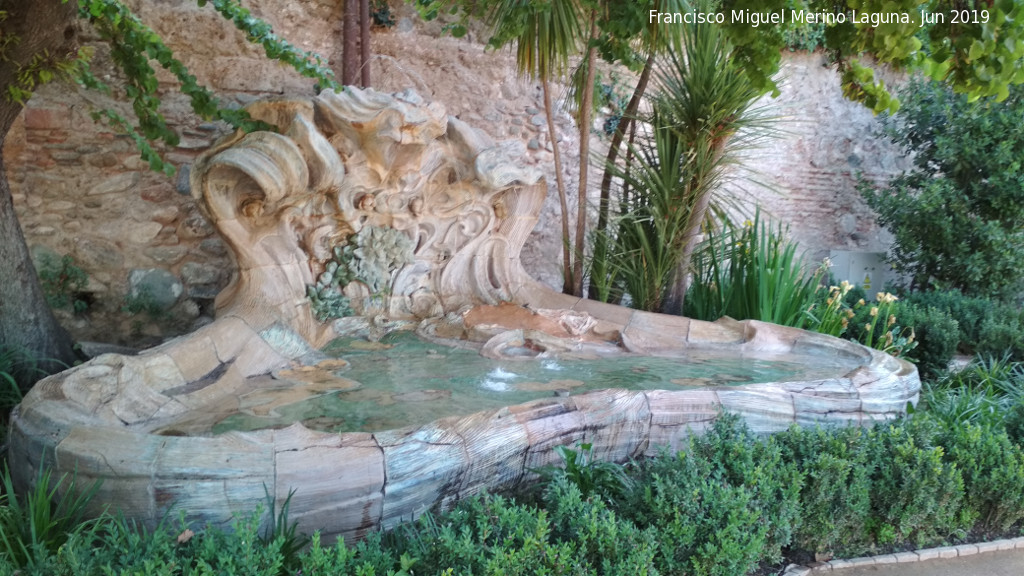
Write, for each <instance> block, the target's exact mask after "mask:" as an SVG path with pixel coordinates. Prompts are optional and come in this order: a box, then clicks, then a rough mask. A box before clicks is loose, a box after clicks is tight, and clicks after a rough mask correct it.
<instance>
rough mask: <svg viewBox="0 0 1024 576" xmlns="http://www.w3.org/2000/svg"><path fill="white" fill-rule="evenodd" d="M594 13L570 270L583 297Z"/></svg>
mask: <svg viewBox="0 0 1024 576" xmlns="http://www.w3.org/2000/svg"><path fill="white" fill-rule="evenodd" d="M597 37H598V30H597V10H592V11H591V13H590V40H589V42H588V45H587V79H586V80H585V81H584V84H583V95H582V101H581V102H580V116H579V124H580V187H579V205H578V209H577V213H576V245H575V247H574V249H575V259H574V261H573V267H572V280H573V285H572V293H573V295H574V296H583V254H584V249H585V243H586V236H587V172H588V171H589V167H590V119H591V115H592V110H593V107H594V74H595V72H596V70H595V68H596V67H597V47H596V46H595V45H594V41H595V40H597Z"/></svg>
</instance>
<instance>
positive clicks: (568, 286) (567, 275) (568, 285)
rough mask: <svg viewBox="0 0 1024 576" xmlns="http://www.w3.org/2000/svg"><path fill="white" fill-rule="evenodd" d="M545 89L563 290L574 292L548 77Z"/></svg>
mask: <svg viewBox="0 0 1024 576" xmlns="http://www.w3.org/2000/svg"><path fill="white" fill-rule="evenodd" d="M540 85H541V89H542V90H543V91H544V114H545V115H546V116H547V119H548V140H550V141H551V153H552V154H553V155H554V157H555V184H556V187H557V188H558V203H559V205H560V206H561V209H562V292H564V293H565V294H571V293H572V286H573V284H572V259H571V256H570V252H569V202H568V200H567V199H566V196H565V177H564V176H563V172H562V152H561V148H559V146H558V136H557V135H556V134H555V119H554V114H553V110H552V107H551V86H550V84H549V82H548V79H547V78H544V77H542V78H541V80H540Z"/></svg>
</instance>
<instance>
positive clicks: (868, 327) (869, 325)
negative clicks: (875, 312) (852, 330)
mask: <svg viewBox="0 0 1024 576" xmlns="http://www.w3.org/2000/svg"><path fill="white" fill-rule="evenodd" d="M864 330H865V331H866V332H871V324H865V325H864Z"/></svg>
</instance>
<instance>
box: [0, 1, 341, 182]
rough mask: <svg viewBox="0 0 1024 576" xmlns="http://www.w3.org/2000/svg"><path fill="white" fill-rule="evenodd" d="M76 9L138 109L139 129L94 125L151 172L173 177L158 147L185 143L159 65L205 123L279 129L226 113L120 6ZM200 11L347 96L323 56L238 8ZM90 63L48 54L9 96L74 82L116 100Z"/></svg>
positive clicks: (103, 118) (107, 116)
mask: <svg viewBox="0 0 1024 576" xmlns="http://www.w3.org/2000/svg"><path fill="white" fill-rule="evenodd" d="M67 1H68V0H62V2H67ZM77 3H78V14H79V16H80V17H81V18H84V19H86V20H87V21H89V22H90V23H91V24H92V25H93V26H94V28H95V30H96V31H97V33H98V34H99V36H100V38H101V39H102V40H103V41H105V42H107V43H108V44H109V45H110V48H111V53H110V55H111V59H112V60H113V62H114V64H115V65H116V66H117V67H118V69H120V70H121V72H122V73H123V74H124V83H123V86H122V87H121V88H122V89H123V91H124V94H125V96H127V98H128V100H129V101H130V102H131V105H132V111H133V112H134V115H135V118H136V120H137V123H134V124H133V123H132V122H130V121H129V120H128V119H127V118H125V117H124V116H123V115H122V114H120V113H119V112H117V111H116V110H113V109H109V108H108V109H103V110H99V111H96V112H94V113H93V115H92V116H93V119H94V120H96V121H98V122H103V123H106V124H107V125H109V126H111V127H112V128H114V129H115V130H118V131H119V132H123V133H125V134H127V135H128V136H130V137H131V138H132V140H133V141H134V142H135V144H136V146H137V147H138V149H139V152H140V154H141V155H142V158H143V159H144V160H145V161H146V162H148V163H149V166H150V168H152V169H154V170H157V171H163V172H165V173H167V174H168V175H171V174H173V173H174V167H173V166H171V165H170V164H168V163H167V162H165V161H164V159H163V157H162V156H161V155H160V153H159V152H158V151H157V150H156V148H154V146H153V144H154V143H157V142H162V143H163V144H165V145H167V146H176V145H177V144H178V142H179V136H178V134H177V132H175V131H174V130H173V129H172V128H171V127H170V126H168V124H167V120H166V118H165V117H164V115H163V114H162V113H161V112H160V105H161V97H160V94H159V82H158V80H157V76H156V71H155V70H154V68H153V64H154V63H155V64H157V65H159V66H161V67H162V68H164V69H165V70H167V71H168V72H170V73H171V74H172V75H174V77H175V78H176V79H177V80H178V82H179V83H180V86H179V90H180V91H181V93H182V94H184V95H186V96H187V97H188V99H189V104H190V105H191V107H192V110H193V111H194V112H195V113H196V114H197V115H198V116H200V117H201V118H203V119H204V120H217V121H222V122H224V123H226V124H228V125H229V126H231V127H233V128H236V129H241V130H244V131H253V130H269V129H272V127H271V126H269V125H268V124H265V123H263V122H258V121H255V120H253V119H252V118H251V117H250V116H249V114H248V113H247V112H245V111H244V110H240V109H235V108H231V107H228V106H225V105H224V104H223V103H222V102H221V101H220V100H218V99H217V98H216V96H215V95H214V94H213V92H212V91H211V90H210V89H209V88H207V87H206V86H203V85H201V84H200V83H199V82H198V81H197V80H196V77H195V76H194V75H193V74H192V73H191V72H190V71H189V69H188V67H187V66H185V64H184V63H182V62H181V61H180V60H178V59H177V58H176V57H175V56H174V52H173V51H172V50H171V49H170V48H169V47H168V46H167V45H166V44H165V43H164V41H163V39H162V38H161V37H160V35H159V34H157V33H156V32H154V31H153V29H151V28H150V27H149V26H147V25H146V24H145V23H143V22H142V21H141V20H140V19H139V17H138V16H136V15H135V14H134V13H133V12H132V11H131V9H130V8H128V6H126V5H125V4H124V3H122V2H121V1H120V0H77ZM196 3H197V4H198V5H199V6H200V7H202V6H205V5H207V4H210V5H211V6H212V7H213V9H214V10H216V11H217V13H218V14H220V15H221V16H222V17H224V18H225V19H226V20H229V21H231V22H232V23H233V24H234V25H235V27H236V28H237V29H238V30H240V31H242V32H243V33H244V34H245V35H246V38H247V39H248V40H249V41H250V42H253V43H255V44H259V45H261V46H262V47H263V50H264V52H265V53H266V55H267V57H268V58H271V59H274V60H278V61H280V62H282V63H284V64H287V65H289V66H291V67H292V68H294V69H295V70H296V71H297V72H298V73H299V74H301V75H303V76H305V77H307V78H312V79H315V80H316V81H317V88H318V89H331V90H338V89H340V88H341V87H340V85H339V84H338V82H337V81H335V79H334V75H333V73H332V72H331V70H330V68H328V66H327V63H326V62H325V61H324V59H323V58H322V57H321V56H319V55H317V54H314V53H310V52H306V51H304V50H300V49H299V48H297V47H295V46H294V45H292V44H290V43H289V42H287V41H285V40H283V39H282V38H280V37H279V36H277V35H276V34H275V33H274V31H273V28H272V27H271V26H270V24H268V23H266V22H264V21H263V20H260V19H259V18H257V17H255V16H253V15H252V13H251V12H250V11H249V10H247V9H246V8H244V7H242V5H241V4H239V3H238V2H237V1H235V0H196ZM3 40H10V39H6V38H5V39H3ZM15 41H16V39H15ZM91 56H92V54H91V52H90V51H89V50H88V49H83V50H82V51H80V52H79V54H78V55H77V57H75V58H73V59H71V60H70V61H66V60H65V61H61V60H59V59H56V58H53V57H51V56H50V55H49V54H48V53H46V52H43V53H40V54H37V55H36V57H35V58H34V59H33V61H32V62H30V63H29V64H28V65H26V66H23V67H22V69H21V71H20V73H19V76H18V83H17V84H15V85H11V86H9V87H8V88H7V97H8V99H10V100H11V101H14V102H24V101H25V100H27V99H28V98H29V97H30V96H31V95H32V92H33V91H34V90H35V88H36V87H37V86H38V85H39V84H43V83H46V82H49V81H50V80H52V79H53V78H54V77H55V76H58V75H60V76H66V77H69V78H73V79H74V80H75V81H77V82H78V83H79V84H80V85H81V86H83V87H85V88H88V89H93V90H98V91H100V92H103V93H106V94H110V93H111V92H112V90H111V88H110V86H108V85H107V84H106V83H104V82H103V81H101V80H99V79H98V78H97V77H96V76H95V75H94V74H93V73H92V70H91V69H90V66H89V62H90V60H91Z"/></svg>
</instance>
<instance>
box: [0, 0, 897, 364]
mask: <svg viewBox="0 0 1024 576" xmlns="http://www.w3.org/2000/svg"><path fill="white" fill-rule="evenodd" d="M133 4H134V6H133V8H134V9H136V10H137V11H138V13H139V14H140V16H141V17H142V18H143V20H144V21H146V22H147V23H149V24H150V25H151V26H153V27H154V28H155V29H156V30H157V32H159V33H160V34H162V35H163V37H164V38H165V40H166V42H167V43H168V45H170V46H171V47H172V48H173V49H175V50H176V51H177V52H178V55H179V57H180V58H181V59H182V60H183V61H184V62H185V63H186V65H188V66H189V67H190V68H191V69H192V71H193V73H194V74H195V75H196V76H197V77H198V78H199V80H200V81H201V82H204V83H206V84H207V85H209V86H211V87H212V88H214V89H215V90H216V91H218V93H220V94H221V95H222V96H223V97H224V99H225V101H226V102H229V103H232V104H237V105H244V104H246V103H248V102H251V101H253V100H255V99H257V98H262V97H265V96H273V95H284V94H287V95H289V96H309V95H312V93H313V86H312V84H313V82H312V81H311V80H307V79H304V78H301V77H299V76H298V75H297V74H295V73H294V72H292V71H290V70H289V69H286V68H283V67H282V66H280V65H278V64H276V63H272V62H269V61H267V60H266V59H265V58H264V57H263V56H262V54H261V52H260V50H259V49H257V48H255V47H253V46H251V45H249V44H248V43H247V42H246V41H245V39H244V37H243V36H242V34H241V33H239V32H237V31H235V30H234V29H233V28H232V27H231V26H230V25H229V24H227V23H225V22H223V21H222V20H221V19H220V18H219V17H218V16H217V15H216V14H215V13H214V12H213V11H212V10H210V9H209V8H205V9H200V8H197V7H196V5H195V3H193V2H190V1H186V0H167V1H163V2H152V1H147V0H136V1H135V2H133ZM339 4H340V3H338V2H335V1H334V0H256V1H254V2H250V3H247V5H248V6H249V7H250V8H251V9H252V10H253V12H254V13H255V14H256V15H258V16H261V17H263V18H265V19H267V20H268V21H270V22H271V23H272V24H274V26H275V28H276V31H277V32H278V33H279V34H280V35H281V36H282V37H284V38H287V39H289V41H291V42H293V43H294V44H297V45H298V46H300V47H301V48H304V49H307V50H314V51H317V52H319V53H321V54H324V55H325V56H328V57H329V58H332V59H333V58H334V57H335V56H336V54H337V50H338V44H339V43H338V38H339V31H340V16H341V13H340V12H341V11H340V7H339ZM395 11H396V15H397V17H398V25H397V26H395V27H394V28H392V29H390V30H380V31H377V32H376V33H375V34H374V36H373V44H374V46H373V48H374V53H375V55H376V57H375V59H374V61H373V76H374V78H373V83H374V86H375V87H376V88H378V89H380V90H397V89H404V88H407V87H410V86H412V87H414V88H415V89H416V90H418V91H419V92H420V93H421V95H423V96H424V97H425V98H427V99H430V100H435V101H439V102H442V103H443V104H444V105H445V106H446V107H447V109H448V112H449V114H451V115H454V116H458V117H459V118H461V119H462V120H464V121H467V122H469V123H470V124H472V125H474V126H477V127H480V128H482V129H484V130H485V131H486V132H488V133H489V134H490V135H492V136H494V137H495V138H498V139H509V138H517V139H521V140H522V141H523V142H524V143H525V144H526V145H527V148H528V151H529V154H528V159H527V160H526V162H527V163H529V164H533V165H536V166H537V167H540V168H542V169H543V170H545V171H546V172H547V174H548V183H549V188H550V191H551V193H550V194H549V199H548V202H547V205H546V207H545V210H544V212H543V214H542V216H541V221H540V224H539V225H538V228H537V230H536V231H535V232H534V235H533V237H532V238H531V240H530V241H529V242H528V243H527V246H526V247H525V249H524V251H523V259H524V261H525V262H526V264H527V267H528V269H529V271H530V272H531V273H533V274H534V276H535V277H537V278H538V279H540V280H542V281H544V282H547V283H549V284H551V285H554V286H557V285H559V283H560V272H559V270H560V267H559V266H560V265H559V262H558V259H557V257H556V256H554V255H556V254H560V253H561V237H560V225H559V214H558V210H557V198H556V195H555V185H554V182H555V179H554V174H553V167H552V155H551V152H550V147H551V138H550V137H549V136H548V134H547V126H546V123H545V120H544V117H543V114H542V108H543V106H542V104H541V94H540V89H539V86H538V85H536V84H533V83H530V82H528V81H524V80H521V79H520V78H518V77H517V76H516V74H515V72H514V69H513V66H512V64H513V62H512V56H511V54H510V53H508V52H507V51H506V52H498V53H495V52H485V51H484V49H483V46H482V45H481V44H479V43H475V42H473V40H472V35H471V36H470V39H468V40H466V39H464V40H456V39H453V38H448V37H439V35H438V26H437V25H436V24H433V23H431V24H425V23H422V22H419V21H418V20H416V19H415V16H414V15H413V14H412V12H411V11H410V9H409V8H408V7H406V6H404V5H402V6H396V7H395ZM105 62H106V59H105V56H104V51H103V49H102V46H99V47H98V48H97V58H96V64H95V66H96V68H97V69H98V71H99V72H100V75H101V76H102V75H107V76H109V78H108V80H109V81H110V82H111V83H112V84H115V85H116V73H115V72H114V71H112V70H111V69H110V68H109V65H107V64H106V63H105ZM784 74H785V75H786V76H787V78H788V79H787V80H786V81H785V82H784V83H783V95H782V97H780V98H779V99H777V100H774V101H769V102H767V105H768V106H770V107H771V108H773V109H774V110H775V111H776V112H775V113H777V114H778V115H780V116H783V117H786V118H787V122H785V123H784V124H783V128H784V130H786V133H785V134H783V135H782V137H781V138H780V139H779V140H778V141H776V142H772V143H770V144H769V146H768V147H767V148H765V149H763V150H762V151H760V152H757V153H755V154H753V155H752V156H751V159H750V164H751V165H752V166H753V167H754V168H755V169H756V170H758V171H760V172H761V173H762V174H763V175H764V177H763V180H765V181H767V182H768V183H770V184H771V185H772V186H773V187H774V188H775V189H776V191H775V192H768V191H766V190H763V189H753V188H752V189H751V190H752V191H753V195H754V198H753V199H752V200H750V203H753V202H757V203H760V204H761V205H762V206H763V207H764V208H765V209H766V210H767V211H768V212H769V213H770V214H771V215H773V216H774V217H776V218H778V219H780V220H782V221H785V222H788V223H790V224H791V226H792V228H793V236H794V237H795V238H796V239H797V240H799V241H801V243H802V244H803V245H805V246H808V247H812V248H813V250H814V251H815V254H814V256H820V255H822V254H821V253H822V252H823V251H824V250H827V249H857V250H866V251H877V250H882V249H884V247H885V245H886V239H885V238H884V236H883V235H881V234H880V233H879V230H878V227H877V225H876V224H875V223H874V220H873V218H872V217H871V214H870V211H869V210H868V209H867V207H866V206H865V205H864V203H863V202H862V200H861V199H860V196H859V194H857V192H856V190H855V189H854V183H855V174H856V172H857V171H858V170H862V171H864V172H865V173H866V174H867V175H868V176H869V177H871V178H874V179H884V178H885V177H887V176H888V175H890V174H893V173H895V172H896V171H898V170H899V169H900V168H901V167H902V166H903V164H904V162H903V160H902V159H900V158H898V157H897V156H896V155H895V153H894V151H893V150H891V149H890V148H889V147H887V146H885V145H883V143H880V142H879V141H878V140H876V139H874V138H872V137H871V135H870V133H871V131H872V129H873V127H874V120H873V118H872V115H871V113H870V112H869V111H867V110H866V109H864V108H862V107H861V106H860V105H857V104H853V103H850V102H846V101H844V100H843V99H842V95H841V94H840V91H839V87H838V82H837V80H836V75H835V73H834V72H833V71H832V70H830V69H827V68H824V67H822V66H821V57H820V56H818V55H815V54H794V55H789V56H788V57H787V59H786V64H785V69H784ZM161 79H162V82H163V86H162V89H163V90H164V92H165V93H166V94H167V96H166V109H165V115H166V116H167V118H168V121H169V122H170V124H171V125H172V126H173V127H174V128H175V129H177V130H179V132H180V134H181V136H182V138H181V143H180V144H179V146H177V147H176V148H175V149H173V150H167V151H166V157H167V159H168V160H169V161H170V162H171V163H172V164H174V165H175V166H176V167H177V168H178V173H177V175H176V176H175V177H174V178H167V177H166V176H163V175H161V174H157V173H155V172H151V171H150V170H149V169H148V167H147V166H146V165H144V163H143V162H142V161H141V160H140V159H139V158H138V154H137V152H136V151H135V148H134V145H133V143H132V142H131V140H130V139H128V138H127V137H125V136H122V135H118V134H116V133H115V132H114V131H113V130H111V129H110V128H108V127H105V126H102V125H98V124H95V123H94V122H93V121H92V120H91V118H90V111H92V110H95V109H98V108H103V107H109V106H112V107H115V108H117V109H119V110H122V111H123V112H125V114H126V115H128V107H127V106H126V105H125V103H124V102H119V101H114V100H111V99H108V98H106V97H103V96H100V95H97V94H91V93H85V92H82V91H79V90H76V89H75V88H73V87H69V86H67V85H48V86H45V87H43V88H42V89H41V90H40V91H39V92H38V93H37V94H36V96H35V97H33V98H32V99H31V100H30V101H29V102H28V105H27V106H26V109H25V112H24V114H23V115H22V117H21V118H20V120H19V121H18V123H17V124H16V125H15V127H14V129H13V130H12V131H11V133H10V134H9V136H8V138H7V142H6V147H5V149H4V154H5V158H6V159H7V166H8V175H9V178H10V180H11V185H12V190H13V193H14V201H15V206H16V209H17V210H18V214H19V218H20V221H21V224H22V226H23V228H24V231H25V236H26V238H27V240H28V242H29V244H30V246H32V248H33V253H34V254H36V255H41V254H45V253H51V254H56V255H63V254H70V255H72V256H74V257H75V260H76V262H77V263H78V265H79V266H80V267H81V268H82V269H84V270H85V271H86V272H87V273H88V275H89V285H88V286H87V288H86V294H85V295H84V296H85V297H86V299H87V300H88V301H89V302H90V308H89V310H88V311H87V312H86V313H84V314H79V315H73V314H71V313H70V312H65V313H63V316H64V317H63V320H64V322H65V324H66V325H67V326H68V327H69V328H70V329H71V330H72V332H73V333H74V335H75V336H76V337H77V338H79V339H85V340H100V341H108V342H118V343H124V344H129V345H139V346H141V345H147V344H151V343H153V342H155V341H157V340H159V339H160V338H162V337H165V336H167V335H172V334H177V333H182V332H186V331H189V330H191V329H193V328H195V327H196V326H197V325H201V324H203V323H206V322H208V321H209V320H210V318H209V315H210V314H211V313H212V312H211V311H212V299H213V297H214V295H215V294H216V293H217V291H218V290H219V289H220V288H221V287H223V286H224V285H225V283H226V282H227V280H228V278H229V275H230V272H231V269H232V263H231V261H230V257H229V256H228V253H227V251H226V250H225V248H224V245H223V243H222V242H221V241H220V240H219V239H218V238H217V237H216V235H215V234H214V231H213V228H212V227H211V226H210V225H209V223H208V222H207V221H206V219H205V218H204V216H203V215H202V214H201V213H200V211H199V210H198V208H197V206H196V205H195V203H194V201H193V200H192V198H191V195H190V190H189V185H188V171H189V166H190V165H191V162H192V161H193V159H194V158H195V157H196V155H198V153H199V152H201V151H202V150H204V149H205V148H207V147H208V146H209V145H210V144H211V143H212V142H213V141H214V140H215V139H216V138H217V137H219V136H220V135H222V134H224V133H225V132H226V127H225V126H223V125H220V124H217V123H207V122H203V121H201V120H199V119H197V118H195V117H194V116H193V115H192V114H191V113H190V112H189V110H188V105H187V102H186V101H185V100H184V98H183V97H181V96H180V95H178V94H176V93H175V91H174V82H173V79H172V78H171V77H170V76H169V75H164V76H161ZM556 129H557V130H558V132H559V133H558V135H557V139H558V140H559V141H561V142H562V143H563V144H562V145H563V163H564V164H565V166H566V167H567V174H566V186H567V189H568V190H569V191H570V194H572V193H573V191H574V190H575V189H576V186H577V181H578V170H577V169H575V168H573V167H574V166H578V165H579V155H578V142H577V138H576V136H575V127H574V124H573V121H572V119H571V118H570V116H569V115H568V114H567V113H565V112H564V111H560V112H559V113H558V115H557V119H556ZM591 181H592V182H593V183H594V184H593V187H594V188H596V186H597V181H599V176H596V177H592V178H591ZM126 303H127V304H128V305H129V306H128V307H127V308H128V310H126V309H125V308H126V306H125V304H126Z"/></svg>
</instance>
